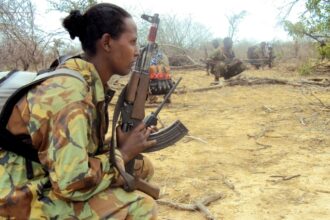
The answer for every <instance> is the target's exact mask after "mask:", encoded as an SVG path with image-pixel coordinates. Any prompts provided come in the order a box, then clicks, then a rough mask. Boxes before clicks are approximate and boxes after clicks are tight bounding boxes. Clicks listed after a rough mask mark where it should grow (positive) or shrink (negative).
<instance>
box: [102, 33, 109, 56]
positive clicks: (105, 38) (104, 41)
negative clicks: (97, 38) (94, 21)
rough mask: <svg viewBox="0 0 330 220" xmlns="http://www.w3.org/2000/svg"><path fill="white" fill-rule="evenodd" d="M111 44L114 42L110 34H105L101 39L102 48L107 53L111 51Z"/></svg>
mask: <svg viewBox="0 0 330 220" xmlns="http://www.w3.org/2000/svg"><path fill="white" fill-rule="evenodd" d="M111 42H112V38H111V36H110V34H108V33H105V34H103V35H102V37H101V47H102V48H103V49H104V50H105V51H106V52H110V51H111Z"/></svg>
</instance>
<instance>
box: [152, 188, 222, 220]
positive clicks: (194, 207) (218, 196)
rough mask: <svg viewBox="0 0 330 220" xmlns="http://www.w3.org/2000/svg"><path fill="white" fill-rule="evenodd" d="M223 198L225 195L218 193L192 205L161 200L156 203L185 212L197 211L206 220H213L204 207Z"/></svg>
mask: <svg viewBox="0 0 330 220" xmlns="http://www.w3.org/2000/svg"><path fill="white" fill-rule="evenodd" d="M223 198H225V195H224V194H222V193H218V194H216V195H212V196H207V197H205V198H202V199H200V200H197V201H195V202H193V203H192V204H184V203H176V202H172V201H167V200H163V199H159V200H156V201H157V203H158V204H160V205H167V206H169V207H171V208H175V209H180V210H186V211H196V210H198V211H200V212H202V213H203V214H204V215H205V217H206V219H208V220H215V218H214V216H213V215H212V213H211V212H210V211H209V210H208V209H207V207H206V206H207V205H208V204H210V203H211V202H214V201H216V200H219V199H223Z"/></svg>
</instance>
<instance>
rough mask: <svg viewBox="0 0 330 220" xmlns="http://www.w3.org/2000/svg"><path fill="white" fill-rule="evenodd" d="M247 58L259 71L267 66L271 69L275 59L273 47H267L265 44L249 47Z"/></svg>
mask: <svg viewBox="0 0 330 220" xmlns="http://www.w3.org/2000/svg"><path fill="white" fill-rule="evenodd" d="M247 57H248V59H249V63H250V64H251V65H253V66H255V67H256V68H257V69H259V68H260V67H262V66H265V65H268V66H269V67H271V65H272V61H273V59H274V58H275V57H274V55H273V50H272V47H271V46H270V45H267V44H266V43H265V42H261V43H260V44H259V45H255V46H252V47H249V48H248V51H247Z"/></svg>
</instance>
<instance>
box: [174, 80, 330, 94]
mask: <svg viewBox="0 0 330 220" xmlns="http://www.w3.org/2000/svg"><path fill="white" fill-rule="evenodd" d="M265 84H279V85H290V86H299V87H300V86H304V85H307V86H311V85H314V86H322V87H329V86H330V81H324V82H313V81H312V82H310V81H307V80H305V81H289V80H284V79H272V78H258V77H235V78H232V79H229V80H226V81H225V83H224V85H215V86H208V87H203V88H198V89H191V90H181V91H176V92H174V93H177V94H183V93H191V92H203V91H208V90H212V89H220V88H223V87H226V86H252V85H265Z"/></svg>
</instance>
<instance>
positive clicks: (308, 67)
mask: <svg viewBox="0 0 330 220" xmlns="http://www.w3.org/2000/svg"><path fill="white" fill-rule="evenodd" d="M298 72H299V74H300V75H302V76H308V75H310V74H312V72H313V64H312V63H311V62H310V61H307V62H306V63H304V64H302V65H301V66H300V67H299V68H298Z"/></svg>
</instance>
